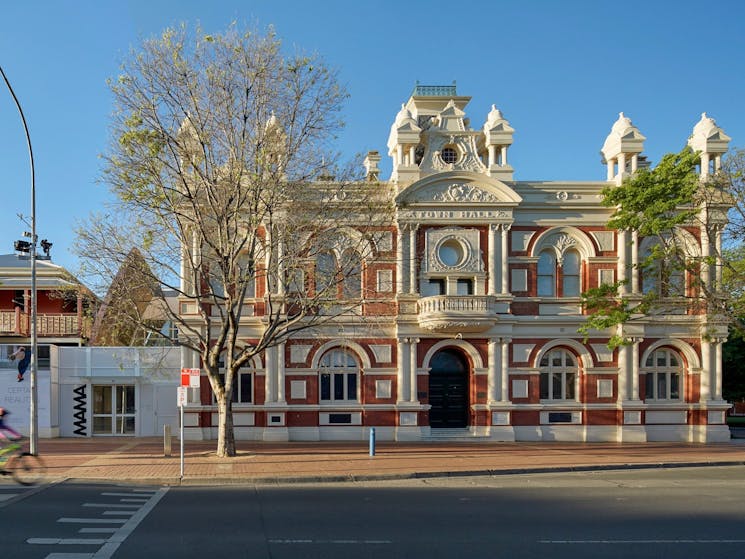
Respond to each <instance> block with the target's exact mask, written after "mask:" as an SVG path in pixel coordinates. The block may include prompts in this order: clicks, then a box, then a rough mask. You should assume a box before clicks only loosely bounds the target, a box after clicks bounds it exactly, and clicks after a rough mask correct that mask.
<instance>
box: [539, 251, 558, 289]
mask: <svg viewBox="0 0 745 559" xmlns="http://www.w3.org/2000/svg"><path fill="white" fill-rule="evenodd" d="M555 278H556V260H555V259H554V256H553V255H552V254H551V253H549V252H542V253H541V255H540V256H539V257H538V296H539V297H553V295H554V286H555V283H556V280H555Z"/></svg>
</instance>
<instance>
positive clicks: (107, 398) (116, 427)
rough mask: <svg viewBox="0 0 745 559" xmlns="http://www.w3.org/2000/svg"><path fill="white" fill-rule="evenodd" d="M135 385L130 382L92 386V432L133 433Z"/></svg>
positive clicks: (95, 433) (100, 433) (108, 433)
mask: <svg viewBox="0 0 745 559" xmlns="http://www.w3.org/2000/svg"><path fill="white" fill-rule="evenodd" d="M135 416H136V410H135V387H134V385H131V384H118V385H113V386H111V385H108V386H102V385H94V386H93V434H94V435H134V434H135Z"/></svg>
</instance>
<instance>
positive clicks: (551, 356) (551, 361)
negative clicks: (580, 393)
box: [540, 348, 579, 400]
mask: <svg viewBox="0 0 745 559" xmlns="http://www.w3.org/2000/svg"><path fill="white" fill-rule="evenodd" d="M540 368H541V372H540V374H541V400H575V399H576V394H577V380H578V377H579V369H578V367H577V359H576V357H575V356H574V355H573V354H571V353H569V352H568V351H567V350H565V349H561V348H557V349H552V350H550V351H548V352H546V353H545V354H544V355H543V357H542V358H541V361H540Z"/></svg>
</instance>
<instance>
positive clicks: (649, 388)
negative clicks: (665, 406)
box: [644, 373, 655, 400]
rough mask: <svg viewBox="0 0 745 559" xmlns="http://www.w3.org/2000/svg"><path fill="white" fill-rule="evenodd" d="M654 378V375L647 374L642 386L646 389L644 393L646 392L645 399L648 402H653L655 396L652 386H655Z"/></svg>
mask: <svg viewBox="0 0 745 559" xmlns="http://www.w3.org/2000/svg"><path fill="white" fill-rule="evenodd" d="M654 377H655V374H654V373H647V378H646V381H645V383H644V385H645V387H646V392H647V396H646V398H647V399H649V400H654V398H655V394H654V384H655V383H654Z"/></svg>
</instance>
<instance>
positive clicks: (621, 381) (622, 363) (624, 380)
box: [618, 345, 629, 402]
mask: <svg viewBox="0 0 745 559" xmlns="http://www.w3.org/2000/svg"><path fill="white" fill-rule="evenodd" d="M628 399H629V346H626V345H622V346H620V347H619V348H618V400H619V401H620V402H624V401H626V400H628Z"/></svg>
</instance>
